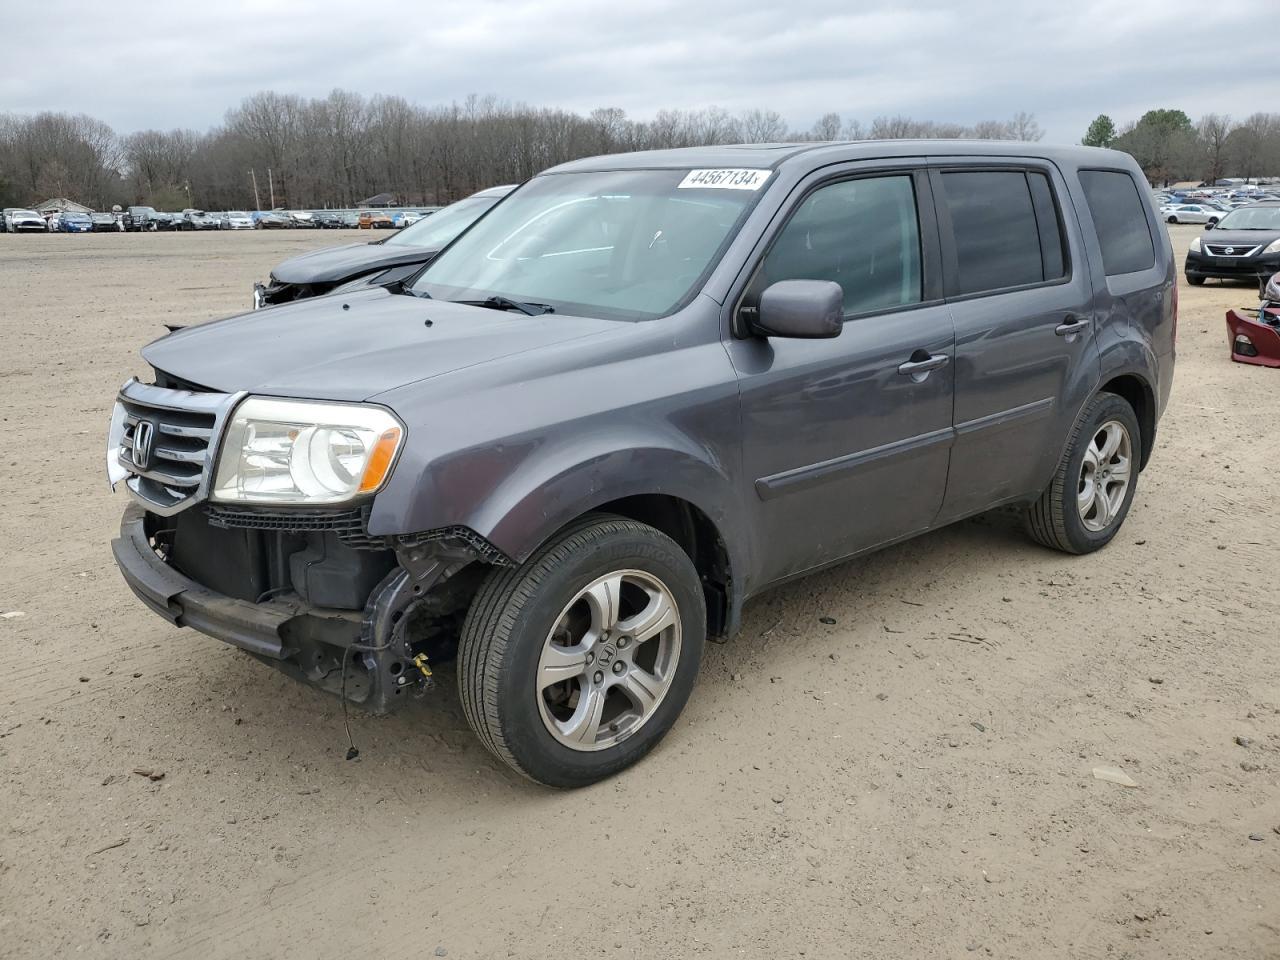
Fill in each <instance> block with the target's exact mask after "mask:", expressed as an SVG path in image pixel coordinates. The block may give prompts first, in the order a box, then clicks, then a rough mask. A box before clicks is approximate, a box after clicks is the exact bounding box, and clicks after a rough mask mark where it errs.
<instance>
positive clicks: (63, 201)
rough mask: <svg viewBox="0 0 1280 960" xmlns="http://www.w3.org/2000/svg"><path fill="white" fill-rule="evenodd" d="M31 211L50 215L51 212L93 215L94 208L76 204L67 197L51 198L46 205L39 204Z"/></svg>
mask: <svg viewBox="0 0 1280 960" xmlns="http://www.w3.org/2000/svg"><path fill="white" fill-rule="evenodd" d="M31 209H32V210H35V211H38V212H39V213H48V212H49V211H51V210H53V211H57V212H58V213H93V207H86V206H85V205H84V204H83V203H76V202H75V201H74V200H68V199H67V198H66V197H50V198H49V199H48V200H46V201H45V202H44V203H41V204H37V205H36V206H34V207H32V208H31Z"/></svg>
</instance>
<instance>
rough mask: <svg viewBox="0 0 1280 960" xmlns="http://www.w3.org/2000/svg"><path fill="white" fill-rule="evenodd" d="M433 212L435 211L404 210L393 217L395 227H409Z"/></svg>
mask: <svg viewBox="0 0 1280 960" xmlns="http://www.w3.org/2000/svg"><path fill="white" fill-rule="evenodd" d="M433 213H435V211H434V210H405V211H404V212H403V213H401V214H399V215H397V216H396V217H395V224H396V229H397V230H403V229H404V228H405V227H411V226H413V225H414V224H415V223H417V222H418V221H419V220H423V219H425V218H427V217H429V216H431V214H433Z"/></svg>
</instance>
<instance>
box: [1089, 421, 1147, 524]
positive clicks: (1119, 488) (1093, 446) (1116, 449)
mask: <svg viewBox="0 0 1280 960" xmlns="http://www.w3.org/2000/svg"><path fill="white" fill-rule="evenodd" d="M1132 446H1133V445H1132V442H1131V441H1130V439H1129V431H1128V430H1127V429H1126V428H1125V426H1124V424H1122V423H1120V421H1118V420H1108V421H1106V422H1105V423H1103V424H1102V425H1101V426H1099V427H1098V429H1097V430H1096V431H1095V432H1094V434H1093V437H1092V439H1091V440H1090V441H1089V446H1088V448H1087V449H1086V450H1085V452H1084V461H1083V462H1082V463H1081V465H1080V482H1079V485H1078V487H1077V489H1076V508H1077V509H1078V510H1079V511H1080V520H1081V522H1083V523H1084V526H1085V529H1086V530H1089V531H1090V532H1092V533H1100V532H1102V531H1103V530H1105V529H1107V527H1109V526H1110V525H1111V522H1112V521H1113V520H1114V519H1115V518H1116V515H1117V514H1118V513H1119V512H1120V508H1121V507H1122V506H1123V505H1124V498H1125V495H1126V494H1127V493H1128V491H1129V481H1130V478H1131V476H1132V470H1133V450H1132Z"/></svg>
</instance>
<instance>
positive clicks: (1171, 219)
mask: <svg viewBox="0 0 1280 960" xmlns="http://www.w3.org/2000/svg"><path fill="white" fill-rule="evenodd" d="M1168 222H1169V223H1177V222H1178V218H1177V217H1170V218H1169V221H1168Z"/></svg>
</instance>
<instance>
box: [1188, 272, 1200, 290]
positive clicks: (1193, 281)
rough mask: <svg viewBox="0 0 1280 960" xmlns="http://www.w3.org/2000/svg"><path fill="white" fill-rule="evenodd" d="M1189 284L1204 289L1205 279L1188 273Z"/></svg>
mask: <svg viewBox="0 0 1280 960" xmlns="http://www.w3.org/2000/svg"><path fill="white" fill-rule="evenodd" d="M1187 283H1189V284H1191V285H1192V286H1193V287H1203V286H1204V277H1200V276H1196V274H1194V273H1188V274H1187Z"/></svg>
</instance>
